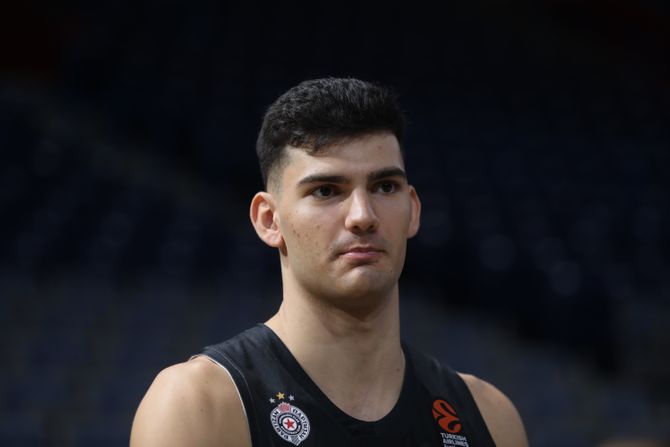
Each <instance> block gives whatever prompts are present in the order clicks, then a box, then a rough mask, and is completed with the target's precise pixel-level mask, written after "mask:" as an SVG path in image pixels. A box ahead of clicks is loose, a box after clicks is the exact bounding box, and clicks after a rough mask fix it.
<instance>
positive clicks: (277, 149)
mask: <svg viewBox="0 0 670 447" xmlns="http://www.w3.org/2000/svg"><path fill="white" fill-rule="evenodd" d="M404 128H405V120H404V117H403V114H402V112H401V111H400V107H399V106H398V102H397V100H396V97H395V94H394V93H393V92H392V91H390V90H389V89H386V88H384V87H381V86H379V85H376V84H372V83H369V82H365V81H361V80H358V79H340V78H325V79H314V80H310V81H305V82H302V83H301V84H299V85H297V86H295V87H293V88H291V89H290V90H288V91H287V92H286V93H284V94H283V95H281V96H280V97H279V98H278V99H277V100H276V101H275V102H274V103H273V104H272V105H271V106H270V107H269V108H268V110H267V112H266V113H265V117H264V118H263V125H262V126H261V130H260V132H259V135H258V140H257V141H256V154H257V155H258V160H259V162H260V167H261V175H262V177H263V183H264V185H265V187H266V189H274V188H276V187H278V186H280V185H279V184H278V183H277V180H279V179H280V178H281V175H278V172H280V171H281V169H282V167H283V166H284V164H285V162H286V154H287V148H288V147H289V146H290V147H294V148H300V149H301V150H304V151H306V152H308V153H311V154H315V153H318V152H319V151H321V150H322V149H323V148H326V147H328V146H332V145H334V144H336V143H339V142H342V141H345V140H351V139H354V138H357V137H361V136H364V135H369V134H373V133H381V132H387V133H391V134H393V135H394V136H395V137H396V139H397V140H398V143H399V144H400V146H401V148H402V143H403V136H404Z"/></svg>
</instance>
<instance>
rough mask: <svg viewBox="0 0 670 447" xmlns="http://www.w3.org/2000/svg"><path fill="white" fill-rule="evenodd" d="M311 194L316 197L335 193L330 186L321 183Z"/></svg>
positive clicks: (324, 196)
mask: <svg viewBox="0 0 670 447" xmlns="http://www.w3.org/2000/svg"><path fill="white" fill-rule="evenodd" d="M312 194H313V195H314V196H316V197H320V198H326V197H330V196H332V195H333V194H335V190H334V189H333V187H332V186H329V185H322V186H319V187H318V188H316V189H315V190H314V192H313V193H312Z"/></svg>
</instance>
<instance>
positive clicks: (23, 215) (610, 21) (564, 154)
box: [0, 0, 670, 447]
mask: <svg viewBox="0 0 670 447" xmlns="http://www.w3.org/2000/svg"><path fill="white" fill-rule="evenodd" d="M669 25H670V8H669V7H668V4H667V3H666V2H664V1H662V0H619V1H605V0H583V1H577V0H565V1H558V0H556V1H550V0H543V1H521V0H517V1H515V0H489V1H485V0H478V1H470V2H449V3H447V4H443V5H441V6H440V7H439V8H438V7H436V6H430V5H429V4H428V3H427V2H426V3H424V2H409V3H408V2H399V3H397V4H396V3H378V4H377V3H365V2H363V3H361V4H357V3H353V2H352V3H341V2H338V3H322V4H314V3H312V4H309V5H299V4H297V3H291V2H274V3H272V4H264V3H261V2H244V3H242V2H236V3H228V2H220V1H214V0H192V1H190V2H185V1H182V2H164V1H155V0H135V1H132V2H131V1H128V0H118V1H115V2H79V1H72V0H71V1H64V2H59V6H58V7H56V6H55V5H51V6H50V5H45V4H42V3H37V2H32V1H27V2H13V3H11V4H5V5H3V6H2V7H0V161H1V162H0V319H1V323H0V358H1V359H2V360H0V365H2V366H1V367H0V396H1V400H0V444H2V445H3V446H4V445H7V446H33V445H34V446H38V445H39V446H51V445H53V446H88V445H95V446H121V445H127V443H128V436H129V432H130V425H131V421H132V418H133V415H134V411H135V409H136V408H137V405H138V403H139V401H140V400H141V398H142V396H143V394H144V392H145V391H146V389H147V387H148V386H149V384H150V383H151V381H152V380H153V378H154V377H155V375H156V374H157V373H158V372H159V371H160V370H161V369H162V368H164V367H166V366H168V365H170V364H173V363H176V362H180V361H183V360H186V359H187V358H188V357H189V356H190V355H191V354H193V353H197V352H199V351H200V350H201V349H202V348H203V347H204V346H205V345H208V344H212V343H215V342H218V341H221V340H223V339H225V338H227V337H229V336H231V335H233V334H235V333H236V332H238V331H240V330H242V329H245V328H247V327H249V326H251V325H253V324H255V323H257V322H261V321H264V320H265V319H266V318H267V317H268V316H269V315H270V313H271V312H273V311H274V310H275V309H276V308H277V306H278V304H279V300H280V294H279V291H280V289H279V280H280V278H279V266H278V261H277V256H276V254H275V253H274V252H273V251H272V250H271V249H269V248H267V247H265V246H264V245H263V244H262V243H261V242H260V241H259V240H258V239H257V237H256V235H255V233H254V232H253V230H252V228H251V225H250V224H249V221H248V218H247V209H248V202H249V200H250V198H251V196H252V194H253V193H254V192H255V191H256V190H258V189H260V188H261V181H260V174H259V170H258V167H257V165H256V158H255V153H254V144H255V139H256V134H257V132H258V129H259V126H260V121H261V117H262V114H263V112H264V110H265V108H266V107H267V106H268V105H269V104H270V103H271V102H272V101H273V100H274V99H275V98H276V97H277V96H278V95H279V94H281V93H282V92H284V91H285V90H286V89H288V88H289V87H291V86H293V85H295V84H297V83H298V82H300V81H302V80H304V79H309V78H315V77H323V76H354V77H360V78H363V79H367V80H374V81H380V82H382V83H384V84H387V85H391V86H393V87H395V89H396V90H397V92H398V93H399V96H400V101H401V103H402V104H403V107H404V108H405V110H406V111H407V114H408V117H409V120H410V126H409V136H408V139H407V144H406V148H407V149H406V158H407V168H408V172H409V175H410V180H411V181H412V183H414V184H415V186H416V187H417V188H418V190H419V192H420V195H421V198H422V201H423V208H424V213H423V221H422V229H421V231H420V234H419V235H418V236H417V237H416V238H415V239H413V240H411V241H410V247H409V258H408V261H407V266H406V269H405V272H404V274H403V279H402V281H401V297H402V307H403V333H404V337H405V338H406V339H407V340H409V341H411V342H413V343H414V344H415V345H417V346H418V347H420V348H421V349H423V350H425V351H428V352H431V353H433V354H434V355H436V356H438V357H439V358H440V359H441V360H443V361H444V362H446V363H448V364H450V365H451V366H452V367H453V368H455V369H458V370H461V371H467V372H471V373H474V374H477V375H479V376H480V377H482V378H484V379H486V380H488V381H490V382H492V383H493V384H495V385H497V386H498V387H499V388H501V389H502V390H503V391H504V392H505V393H506V394H508V395H509V396H510V397H511V398H512V400H513V401H514V402H515V403H516V405H517V407H518V409H519V411H520V412H521V414H522V417H523V418H524V420H525V424H526V428H527V431H528V435H529V438H530V443H531V445H532V446H536V447H550V446H565V445H569V446H573V447H580V446H595V445H601V444H602V443H604V442H606V441H607V440H615V439H634V438H636V439H657V440H663V439H666V440H667V439H668V437H669V435H670V335H669V334H668V325H669V321H670V229H669V227H670V207H669V205H668V202H669V200H670V180H669V178H668V175H667V172H668V168H670V160H669V156H668V149H669V148H670V144H669V143H670V130H669V124H670V119H669V118H670V112H669V111H670V64H669V60H668V54H670V52H669V50H670V45H669V43H670V26H669ZM617 445H618V444H617Z"/></svg>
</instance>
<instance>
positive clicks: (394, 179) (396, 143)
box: [250, 79, 420, 307]
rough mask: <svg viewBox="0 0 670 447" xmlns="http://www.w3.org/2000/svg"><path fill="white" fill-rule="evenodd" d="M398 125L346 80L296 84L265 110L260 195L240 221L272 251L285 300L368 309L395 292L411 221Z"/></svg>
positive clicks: (383, 93) (390, 112)
mask: <svg viewBox="0 0 670 447" xmlns="http://www.w3.org/2000/svg"><path fill="white" fill-rule="evenodd" d="M402 123H403V120H402V116H401V114H400V112H399V108H398V106H397V103H396V101H395V99H394V97H393V95H392V94H391V93H389V92H388V91H387V90H384V89H382V88H380V87H378V86H375V85H373V84H369V83H366V82H363V81H358V80H353V79H323V80H315V81H307V82H304V83H302V84H300V85H298V86H297V87H295V88H293V89H291V90H289V91H288V92H287V93H286V94H284V95H283V96H281V97H280V98H279V99H278V100H277V101H276V102H275V103H274V104H273V105H272V106H271V107H270V108H269V109H268V112H267V114H266V116H265V120H264V122H263V126H262V129H261V134H260V136H259V139H258V146H257V147H258V154H259V159H260V162H261V170H262V172H263V176H264V180H265V182H266V184H267V191H262V192H259V193H257V194H256V196H254V199H253V200H252V203H251V211H250V215H251V220H252V223H253V224H254V227H255V229H256V231H257V233H258V235H259V237H260V238H261V239H262V240H263V241H264V242H265V243H267V244H268V245H270V246H271V247H275V248H277V249H278V251H279V253H280V258H281V266H282V280H283V283H284V298H285V299H286V296H287V294H288V295H291V294H298V295H301V296H311V297H313V298H318V299H320V300H322V301H324V302H330V303H332V304H334V305H338V306H349V307H351V306H353V307H359V306H363V307H369V306H370V305H374V304H375V303H377V302H378V301H379V300H380V299H382V298H384V297H388V296H390V295H392V294H393V292H397V281H398V278H399V276H400V272H401V271H402V267H403V265H404V260H405V249H406V243H407V239H408V238H410V237H412V236H414V234H416V232H417V230H418V227H419V215H420V202H419V199H418V196H417V194H416V191H415V190H414V188H413V187H412V186H411V185H410V184H409V183H408V181H407V175H406V174H405V166H404V161H403V156H402V152H401V146H400V144H401V143H400V142H401V139H402V133H403V124H402ZM396 294H397V293H396Z"/></svg>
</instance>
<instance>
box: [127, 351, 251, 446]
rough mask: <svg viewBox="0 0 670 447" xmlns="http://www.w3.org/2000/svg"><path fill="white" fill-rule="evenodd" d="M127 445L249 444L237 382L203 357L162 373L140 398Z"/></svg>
mask: <svg viewBox="0 0 670 447" xmlns="http://www.w3.org/2000/svg"><path fill="white" fill-rule="evenodd" d="M130 445H131V447H153V446H165V447H172V446H175V447H176V446H186V445H198V446H210V445H211V446H214V445H226V446H231V447H247V446H251V440H250V436H249V429H248V424H247V420H246V416H245V414H244V408H243V406H242V403H241V402H240V398H239V395H238V392H237V388H236V386H235V383H234V382H233V380H232V378H231V377H230V375H229V374H228V373H227V372H226V370H224V369H223V368H221V367H220V366H218V365H216V364H214V363H213V362H212V361H211V360H209V359H207V358H206V357H196V358H194V359H192V360H190V361H188V362H184V363H179V364H177V365H173V366H170V367H169V368H166V369H164V370H163V371H161V372H160V373H159V374H158V376H157V377H156V379H155V380H154V382H153V383H152V384H151V386H150V387H149V390H148V391H147V393H146V395H145V396H144V398H143V399H142V402H141V403H140V406H139V408H138V409H137V413H136V414H135V420H134V421H133V428H132V432H131V436H130Z"/></svg>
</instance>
